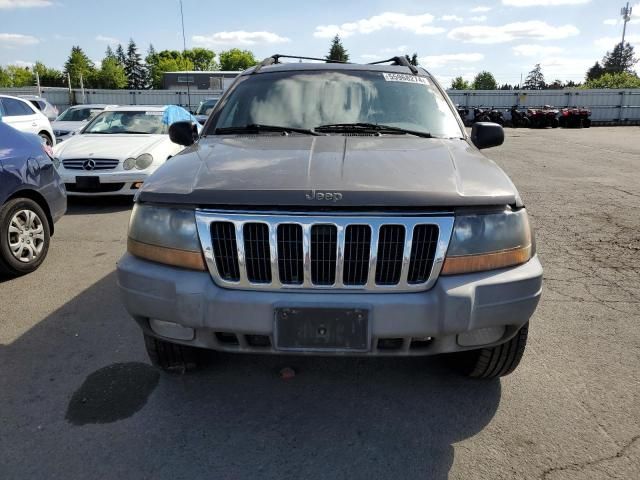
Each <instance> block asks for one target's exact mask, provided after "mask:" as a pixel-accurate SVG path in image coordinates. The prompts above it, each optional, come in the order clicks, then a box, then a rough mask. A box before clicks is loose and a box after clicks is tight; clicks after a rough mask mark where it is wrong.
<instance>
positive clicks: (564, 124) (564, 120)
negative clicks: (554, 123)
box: [558, 117, 567, 128]
mask: <svg viewBox="0 0 640 480" xmlns="http://www.w3.org/2000/svg"><path fill="white" fill-rule="evenodd" d="M558 125H559V126H560V127H561V128H567V118H566V117H560V118H559V119H558Z"/></svg>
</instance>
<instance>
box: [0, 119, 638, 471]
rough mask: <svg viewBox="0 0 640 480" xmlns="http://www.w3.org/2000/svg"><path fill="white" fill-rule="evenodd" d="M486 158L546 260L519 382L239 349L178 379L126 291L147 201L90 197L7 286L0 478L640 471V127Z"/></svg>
mask: <svg viewBox="0 0 640 480" xmlns="http://www.w3.org/2000/svg"><path fill="white" fill-rule="evenodd" d="M486 154H487V155H488V156H489V157H491V158H492V159H494V160H495V161H496V162H498V163H499V164H500V165H501V166H502V167H503V168H504V169H505V170H506V171H507V173H508V174H509V175H510V176H511V178H512V180H513V181H514V183H515V184H516V186H517V187H518V189H519V191H520V193H521V195H522V197H523V199H524V201H525V204H526V205H527V208H528V211H529V213H530V215H531V218H532V222H533V225H534V227H535V229H536V237H537V244H538V253H539V255H540V257H541V260H542V263H543V265H544V268H545V280H544V281H545V284H544V285H545V286H544V293H543V298H542V300H541V302H540V305H539V307H538V310H537V312H536V313H535V315H534V317H533V318H532V321H531V328H530V332H529V345H528V347H527V351H526V353H525V357H524V360H523V362H522V364H521V366H520V368H519V369H518V370H517V371H516V372H515V373H514V374H512V375H510V376H508V377H505V378H503V379H502V380H492V381H478V380H469V379H466V378H462V377H459V376H457V375H456V374H455V373H452V372H451V370H450V369H449V367H448V364H447V361H446V358H436V357H433V358H404V359H394V358H386V359H357V358H351V359H349V358H310V357H304V358H298V357H286V358H281V357H275V356H253V355H252V356H241V355H232V354H217V355H213V356H212V361H211V365H210V366H209V367H208V368H207V369H206V370H204V371H202V372H199V373H196V374H193V375H187V376H169V375H166V374H160V373H158V372H157V371H156V370H155V369H153V368H152V367H151V366H150V365H149V362H148V360H147V357H146V354H145V351H144V347H143V342H142V335H141V333H140V331H139V329H138V327H137V326H136V325H135V324H134V322H133V321H132V320H130V319H129V318H128V316H127V314H126V312H125V311H124V309H123V307H122V306H121V304H120V301H119V297H118V291H117V288H116V283H115V273H114V271H115V265H116V262H117V260H118V258H119V257H120V256H121V254H122V253H123V251H124V250H125V248H126V229H127V221H128V217H129V213H130V207H131V201H130V200H127V199H125V200H122V199H101V200H92V199H90V200H82V201H78V200H76V201H72V202H71V203H70V206H69V213H68V215H67V216H65V217H64V218H63V219H62V220H61V221H60V222H59V224H57V225H56V232H55V236H54V237H53V242H52V245H51V249H50V251H49V256H48V258H47V260H46V262H45V264H44V265H43V266H42V268H41V269H40V270H38V271H37V272H35V273H33V274H31V275H28V276H25V277H21V278H17V279H6V278H5V279H0V478H1V479H3V480H4V479H26V478H34V479H35V478H43V479H45V478H46V479H88V478H91V479H99V478H105V479H115V478H118V479H129V478H149V479H165V478H166V479H199V478H216V479H246V478H251V479H254V478H278V479H343V478H344V479H361V478H362V479H378V478H379V479H391V478H393V479H444V478H452V479H502V478H504V479H513V478H527V479H528V478H536V479H537V478H540V479H554V480H558V479H591V478H597V479H599V478H620V479H636V478H640V375H639V372H640V128H639V127H611V128H608V127H607V128H605V127H602V128H591V129H583V130H562V129H556V130H543V131H538V130H507V139H506V142H505V144H504V146H502V147H499V148H495V149H490V150H487V151H486ZM287 366H288V367H291V368H293V369H294V370H295V371H296V375H295V377H294V378H290V379H282V378H280V376H279V375H278V372H279V371H280V369H282V368H283V367H287Z"/></svg>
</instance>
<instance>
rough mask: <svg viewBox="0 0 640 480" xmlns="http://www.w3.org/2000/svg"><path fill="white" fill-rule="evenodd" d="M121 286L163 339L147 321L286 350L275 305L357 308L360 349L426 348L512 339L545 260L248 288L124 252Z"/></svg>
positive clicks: (423, 351) (536, 293)
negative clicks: (320, 286) (354, 284)
mask: <svg viewBox="0 0 640 480" xmlns="http://www.w3.org/2000/svg"><path fill="white" fill-rule="evenodd" d="M118 286H119V288H120V292H121V296H122V299H123V301H124V305H125V307H126V309H127V311H128V312H129V313H130V314H131V315H132V316H133V318H134V319H135V320H136V321H137V322H138V323H139V324H140V326H141V327H142V329H143V330H144V331H145V333H147V334H149V335H153V336H157V337H158V338H165V337H163V336H161V335H158V333H157V332H156V331H154V330H152V329H151V327H150V320H154V321H156V320H160V321H163V322H172V323H174V324H178V325H180V326H182V327H189V328H191V329H193V332H194V334H193V339H191V340H180V339H178V338H177V337H166V338H165V339H167V340H169V341H172V342H175V343H183V344H185V345H193V346H197V347H203V348H210V349H214V350H224V351H235V352H250V353H256V352H265V353H288V352H284V351H280V350H276V348H275V347H274V346H273V345H274V338H273V331H274V323H275V311H276V309H279V308H288V307H297V308H301V307H316V308H320V307H326V308H360V309H366V310H368V312H369V326H370V330H371V346H370V347H371V348H370V350H369V351H368V352H365V353H358V354H359V355H362V354H363V355H429V354H436V353H445V352H456V351H462V350H468V349H470V348H479V347H480V346H489V345H497V344H500V343H503V342H505V341H507V340H509V338H511V337H512V336H513V335H515V333H516V332H517V331H518V329H519V328H520V327H521V326H523V325H524V324H525V323H526V322H527V321H529V318H530V317H531V315H532V314H533V312H534V310H535V308H536V306H537V304H538V300H539V299H540V295H541V292H542V266H541V265H540V262H539V260H538V257H537V256H536V257H534V258H532V259H531V260H530V261H529V262H527V263H526V264H523V265H520V266H517V267H513V268H508V269H502V270H495V271H490V272H482V273H474V274H468V275H455V276H441V277H440V278H439V279H438V281H437V282H436V284H435V286H434V287H433V288H431V289H430V290H428V291H425V292H416V293H413V292H411V293H366V292H343V291H341V292H328V291H323V292H318V291H313V292H305V291H296V292H291V291H284V290H283V291H248V290H230V289H224V288H220V287H218V286H217V285H216V284H215V283H214V282H213V280H212V279H211V276H210V274H209V273H208V272H195V271H190V270H184V269H180V268H175V267H169V266H165V265H161V264H156V263H152V262H148V261H146V260H141V259H139V258H136V257H133V256H132V255H130V254H125V255H124V257H122V259H121V260H120V262H119V263H118ZM493 327H505V328H504V333H503V334H502V335H501V336H500V338H498V339H494V340H492V341H491V342H489V343H486V344H483V345H477V344H476V345H472V346H470V345H469V344H468V342H461V341H460V339H459V337H458V335H460V334H465V332H474V331H478V332H483V331H485V330H486V331H489V330H491V329H492V328H493ZM494 330H495V329H494ZM220 334H222V335H220ZM225 334H233V335H232V336H235V338H236V340H237V341H236V342H227V341H224V340H225V339H227V338H229V337H228V336H225ZM256 335H258V336H264V337H268V338H269V343H268V344H267V345H261V346H255V345H254V344H252V342H251V338H253V336H256ZM389 339H392V340H394V342H392V343H390V344H389V343H388V342H387V344H385V345H387V346H388V345H393V346H394V348H391V349H389V348H387V347H386V346H385V348H382V345H383V342H384V341H385V340H389ZM425 339H428V341H426V340H425ZM381 340H382V343H381ZM460 343H464V344H465V346H463V345H461V344H460ZM414 346H415V347H416V348H414ZM418 346H419V348H418ZM296 353H300V352H296ZM302 353H305V352H302ZM309 353H311V352H309ZM313 353H314V354H317V353H318V352H313ZM322 353H325V354H336V353H338V352H331V351H328V352H322ZM340 353H341V354H344V352H340Z"/></svg>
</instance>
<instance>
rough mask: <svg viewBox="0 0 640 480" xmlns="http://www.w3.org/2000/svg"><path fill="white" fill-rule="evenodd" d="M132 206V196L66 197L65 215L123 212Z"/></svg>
mask: <svg viewBox="0 0 640 480" xmlns="http://www.w3.org/2000/svg"><path fill="white" fill-rule="evenodd" d="M131 208H133V197H132V196H116V195H114V196H111V197H67V213H66V214H67V215H87V214H97V213H114V212H123V211H125V210H130V209H131Z"/></svg>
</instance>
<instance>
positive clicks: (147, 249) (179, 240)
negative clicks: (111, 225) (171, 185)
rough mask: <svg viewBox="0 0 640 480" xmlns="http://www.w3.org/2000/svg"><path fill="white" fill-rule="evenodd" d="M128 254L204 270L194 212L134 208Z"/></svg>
mask: <svg viewBox="0 0 640 480" xmlns="http://www.w3.org/2000/svg"><path fill="white" fill-rule="evenodd" d="M127 250H128V251H129V253H131V254H132V255H135V256H136V257H140V258H144V259H147V260H151V261H153V262H158V263H165V264H167V265H174V266H176V267H182V268H189V269H192V270H202V271H204V270H205V269H206V267H205V263H204V259H203V257H202V250H201V248H200V241H199V239H198V231H197V228H196V218H195V212H194V211H193V210H187V209H180V208H168V207H159V206H154V205H144V204H135V205H134V207H133V212H132V213H131V220H130V222H129V238H128V240H127Z"/></svg>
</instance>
